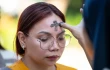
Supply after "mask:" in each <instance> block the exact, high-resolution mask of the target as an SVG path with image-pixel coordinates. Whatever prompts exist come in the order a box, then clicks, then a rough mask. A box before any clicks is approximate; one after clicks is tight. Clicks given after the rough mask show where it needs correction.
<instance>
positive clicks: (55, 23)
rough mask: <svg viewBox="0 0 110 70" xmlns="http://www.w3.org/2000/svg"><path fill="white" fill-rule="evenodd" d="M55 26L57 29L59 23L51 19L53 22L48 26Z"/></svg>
mask: <svg viewBox="0 0 110 70" xmlns="http://www.w3.org/2000/svg"><path fill="white" fill-rule="evenodd" d="M54 26H55V31H57V27H58V26H59V23H58V22H57V21H56V20H55V21H53V24H51V26H50V27H54Z"/></svg>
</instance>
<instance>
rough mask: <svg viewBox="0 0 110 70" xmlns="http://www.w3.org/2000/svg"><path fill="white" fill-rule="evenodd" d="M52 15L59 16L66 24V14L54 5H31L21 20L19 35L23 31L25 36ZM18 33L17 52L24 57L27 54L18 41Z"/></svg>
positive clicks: (39, 3)
mask: <svg viewBox="0 0 110 70" xmlns="http://www.w3.org/2000/svg"><path fill="white" fill-rule="evenodd" d="M52 13H54V14H56V15H57V16H59V17H60V18H61V20H62V21H63V22H65V17H64V14H63V13H62V12H61V11H60V10H59V9H57V8H56V7H55V6H54V5H52V4H49V3H45V2H38V3H35V4H32V5H30V6H29V7H27V8H26V9H25V10H24V11H23V12H22V14H21V16H20V18H19V21H18V28H17V33H18V31H22V32H23V33H24V34H26V33H28V32H29V30H30V29H31V28H32V27H33V26H34V24H35V23H37V22H39V21H40V20H42V19H44V18H46V17H47V16H50V15H52ZM17 33H16V43H15V44H16V52H17V55H18V54H19V55H21V56H22V55H23V54H24V53H25V51H24V50H23V49H22V47H21V45H20V43H19V41H18V37H17Z"/></svg>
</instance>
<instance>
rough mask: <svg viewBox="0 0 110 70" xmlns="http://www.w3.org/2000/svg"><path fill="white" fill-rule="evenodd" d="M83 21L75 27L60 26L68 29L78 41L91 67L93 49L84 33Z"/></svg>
mask: <svg viewBox="0 0 110 70" xmlns="http://www.w3.org/2000/svg"><path fill="white" fill-rule="evenodd" d="M80 12H81V13H83V9H80ZM84 24H85V23H84V20H83V19H82V20H81V22H80V23H79V24H78V25H76V26H70V25H68V24H66V23H61V24H60V25H61V26H62V27H63V28H66V29H68V30H69V31H70V32H71V33H72V35H73V36H74V37H75V38H76V39H77V40H78V42H79V44H80V45H81V46H82V48H83V50H84V51H85V53H86V56H87V58H88V61H89V63H90V65H91V67H92V62H93V57H94V49H93V45H92V42H91V40H90V39H89V36H88V34H87V32H86V29H85V25H84Z"/></svg>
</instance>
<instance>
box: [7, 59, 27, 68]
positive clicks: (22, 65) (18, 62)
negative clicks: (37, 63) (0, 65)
mask: <svg viewBox="0 0 110 70" xmlns="http://www.w3.org/2000/svg"><path fill="white" fill-rule="evenodd" d="M8 68H10V69H11V70H29V69H28V68H27V67H26V66H25V64H24V63H23V62H22V61H21V60H19V61H17V62H15V63H14V64H12V65H10V66H8Z"/></svg>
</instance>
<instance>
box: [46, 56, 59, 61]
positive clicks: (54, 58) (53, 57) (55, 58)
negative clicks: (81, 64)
mask: <svg viewBox="0 0 110 70" xmlns="http://www.w3.org/2000/svg"><path fill="white" fill-rule="evenodd" d="M46 58H47V59H49V60H50V61H55V60H57V59H58V58H59V56H48V57H46Z"/></svg>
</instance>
